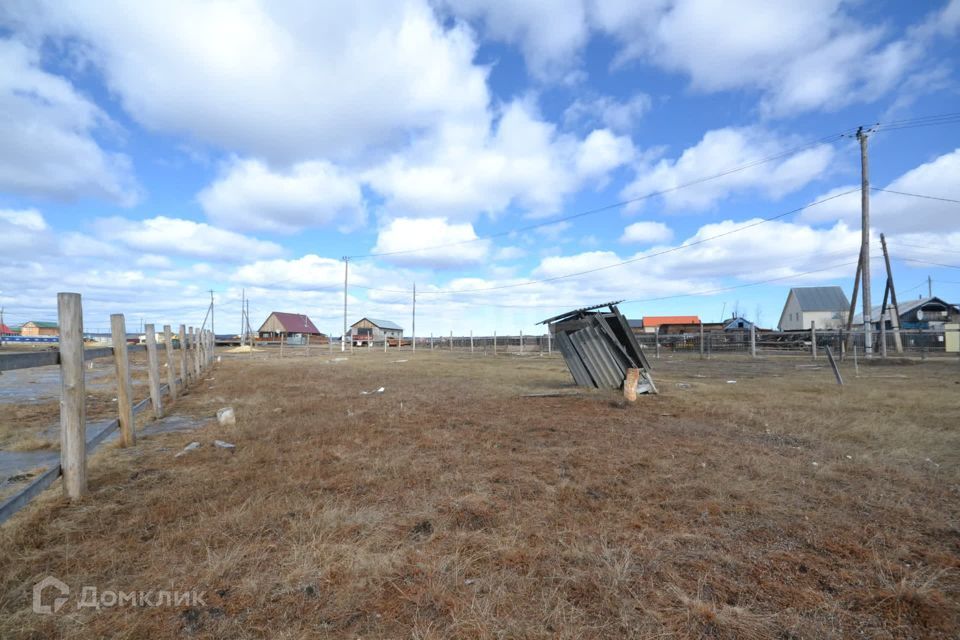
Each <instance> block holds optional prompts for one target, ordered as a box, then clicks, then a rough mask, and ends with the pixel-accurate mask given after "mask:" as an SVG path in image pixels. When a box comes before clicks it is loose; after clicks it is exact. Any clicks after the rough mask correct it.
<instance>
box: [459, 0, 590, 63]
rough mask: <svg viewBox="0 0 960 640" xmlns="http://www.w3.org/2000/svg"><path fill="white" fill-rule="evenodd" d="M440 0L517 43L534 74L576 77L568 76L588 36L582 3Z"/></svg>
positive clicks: (487, 31) (493, 36)
mask: <svg viewBox="0 0 960 640" xmlns="http://www.w3.org/2000/svg"><path fill="white" fill-rule="evenodd" d="M440 4H441V5H445V6H446V7H448V8H449V9H450V10H451V11H452V12H453V13H455V14H456V15H457V16H459V17H462V18H467V19H470V20H473V21H475V22H477V23H478V24H479V26H480V27H481V28H482V30H483V31H484V32H485V34H486V35H487V36H488V37H489V38H491V39H495V40H501V41H504V42H508V43H511V44H515V45H517V46H518V47H520V49H521V51H522V52H523V55H524V58H525V59H526V63H527V67H528V68H529V69H530V71H531V73H532V74H533V75H534V76H535V77H537V78H540V79H543V80H567V81H569V80H572V79H575V78H576V77H577V76H576V75H574V77H573V78H571V70H572V67H573V63H574V62H575V58H576V56H577V53H578V51H579V50H580V49H581V48H582V47H583V46H584V45H585V44H586V42H587V39H588V37H589V32H588V30H587V23H586V8H585V7H584V6H583V4H582V3H580V2H561V3H557V2H552V1H551V0H525V1H524V2H490V1H487V0H442V1H441V2H440Z"/></svg>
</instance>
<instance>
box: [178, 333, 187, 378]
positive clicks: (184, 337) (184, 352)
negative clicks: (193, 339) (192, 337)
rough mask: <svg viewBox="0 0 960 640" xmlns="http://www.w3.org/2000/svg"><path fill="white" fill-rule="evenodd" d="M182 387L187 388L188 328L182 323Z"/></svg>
mask: <svg viewBox="0 0 960 640" xmlns="http://www.w3.org/2000/svg"><path fill="white" fill-rule="evenodd" d="M180 388H181V389H186V388H187V328H186V327H185V326H184V325H180Z"/></svg>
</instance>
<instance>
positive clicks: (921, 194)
mask: <svg viewBox="0 0 960 640" xmlns="http://www.w3.org/2000/svg"><path fill="white" fill-rule="evenodd" d="M870 189H871V190H873V191H883V192H884V193H895V194H897V195H898V196H911V197H913V198H923V199H925V200H939V201H941V202H952V203H953V204H960V200H954V199H953V198H943V197H940V196H928V195H925V194H923V193H909V192H907V191H894V190H893V189H881V188H880V187H870Z"/></svg>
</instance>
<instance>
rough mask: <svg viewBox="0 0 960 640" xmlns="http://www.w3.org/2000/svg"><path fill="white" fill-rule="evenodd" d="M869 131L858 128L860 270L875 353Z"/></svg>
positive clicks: (869, 343)
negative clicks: (871, 276) (871, 278)
mask: <svg viewBox="0 0 960 640" xmlns="http://www.w3.org/2000/svg"><path fill="white" fill-rule="evenodd" d="M867 137H868V133H867V132H866V131H864V130H863V127H860V128H859V129H857V140H859V141H860V270H861V272H862V277H861V284H862V288H863V337H864V341H865V344H864V351H865V352H866V355H867V357H868V358H869V357H870V356H871V355H873V339H872V333H873V319H872V318H871V312H872V304H873V303H872V301H871V299H870V161H869V158H868V156H867Z"/></svg>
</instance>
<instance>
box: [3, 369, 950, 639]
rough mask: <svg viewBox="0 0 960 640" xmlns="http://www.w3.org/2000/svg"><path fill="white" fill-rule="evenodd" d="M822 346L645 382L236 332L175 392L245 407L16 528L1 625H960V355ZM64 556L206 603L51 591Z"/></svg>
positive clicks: (111, 452)
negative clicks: (617, 385) (860, 364)
mask: <svg viewBox="0 0 960 640" xmlns="http://www.w3.org/2000/svg"><path fill="white" fill-rule="evenodd" d="M396 359H408V362H405V363H397V362H394V360H396ZM807 362H808V361H807V360H799V359H797V360H793V359H789V358H788V359H785V360H778V361H776V362H773V361H760V362H748V361H747V360H745V359H728V360H723V361H721V360H712V361H708V362H701V361H699V360H675V361H667V360H661V361H659V362H658V363H656V364H657V369H656V371H655V373H656V380H657V383H658V386H659V388H660V389H661V391H662V393H661V395H659V396H656V397H641V399H640V400H639V401H638V402H637V403H636V404H634V405H627V404H625V403H623V402H622V400H621V399H620V398H619V396H618V395H617V394H614V393H608V392H599V391H584V392H583V393H580V394H579V395H574V396H565V397H537V398H525V397H521V394H524V393H532V392H537V391H545V390H549V389H556V388H557V387H561V386H562V387H567V386H568V385H569V382H568V380H569V376H568V374H567V373H566V372H565V369H564V368H563V365H562V363H561V361H559V360H558V359H557V358H555V357H554V358H549V357H544V358H540V357H536V356H533V357H518V356H501V357H498V358H493V357H489V356H486V357H485V356H480V355H477V356H473V357H471V356H469V355H466V354H456V355H451V354H448V353H439V352H438V353H433V354H431V353H429V352H426V353H422V352H418V353H417V354H416V355H415V356H413V355H411V354H409V353H408V352H404V353H403V354H402V355H400V356H398V355H396V354H395V353H391V354H387V355H386V356H385V355H384V354H382V353H364V354H357V355H355V356H353V357H351V359H350V360H349V361H348V362H339V363H329V362H327V359H326V357H325V355H322V356H314V357H311V358H310V359H307V358H287V359H284V360H282V361H281V360H279V359H276V358H272V359H265V358H263V357H236V358H233V359H226V358H225V361H224V363H223V364H222V365H220V366H219V367H218V368H217V369H215V370H214V371H213V372H212V373H211V374H210V376H212V377H213V378H214V379H213V380H209V381H206V382H204V383H202V384H200V385H197V386H196V387H195V388H194V390H193V392H192V393H191V394H190V395H188V396H186V397H184V398H183V399H182V400H181V402H180V403H179V406H177V407H176V409H175V410H176V411H177V412H181V413H192V414H195V415H203V416H209V415H212V413H213V412H214V411H215V410H216V409H217V408H219V407H220V406H223V405H224V404H231V405H232V406H234V407H235V408H236V410H237V415H238V426H237V427H236V428H234V429H229V430H225V429H222V428H220V427H219V426H218V425H216V424H215V423H213V424H210V425H209V426H206V427H204V428H202V429H200V430H199V431H197V432H194V433H175V434H163V435H160V436H156V437H152V438H149V439H144V440H142V441H141V442H140V443H138V445H137V446H136V447H134V448H132V449H127V450H123V449H116V448H109V449H107V450H105V451H104V452H103V453H101V454H98V455H97V456H96V457H95V459H94V460H93V461H92V463H91V468H90V485H91V495H90V497H89V498H88V499H85V500H84V501H82V502H81V503H79V504H72V505H71V504H69V503H67V502H66V501H64V500H63V499H62V498H60V497H59V495H58V494H57V492H55V491H50V492H48V493H47V495H45V496H44V497H43V498H42V499H40V500H39V501H37V503H36V504H35V505H32V506H31V507H30V508H28V509H27V510H26V511H25V512H23V513H21V514H19V515H18V516H17V517H15V518H14V520H12V521H11V522H10V523H8V524H6V525H4V526H3V527H2V528H0V548H2V549H3V551H4V553H3V554H0V637H37V638H45V637H51V636H58V635H62V636H70V637H91V638H93V637H104V636H111V637H127V638H140V637H172V636H178V635H189V636H191V637H198V638H214V637H238V638H253V637H271V638H308V637H318V636H319V637H326V636H330V637H344V638H347V637H350V638H355V637H415V638H449V637H467V638H495V637H497V638H499V637H525V638H556V637H559V638H600V637H609V638H622V637H635V638H686V637H706V638H848V637H872V638H919V637H931V638H950V637H956V634H957V630H958V625H960V605H958V596H960V574H958V570H960V566H958V565H960V554H958V550H960V529H958V525H957V521H958V516H960V509H958V503H957V493H956V487H957V486H958V480H960V474H958V462H960V460H958V456H960V442H958V438H960V436H958V431H957V430H956V429H955V428H954V425H956V424H957V420H958V418H960V408H958V403H957V402H956V398H957V390H958V387H957V386H956V383H957V381H958V380H960V365H958V363H957V362H955V361H949V362H948V361H940V362H927V363H925V364H922V365H917V366H909V367H906V366H900V367H896V366H892V367H870V368H867V367H864V368H862V370H861V373H862V377H861V378H859V379H856V378H854V377H853V371H849V372H847V371H844V374H845V375H846V376H848V381H849V383H850V384H848V386H846V387H844V388H842V389H840V388H838V387H837V386H836V385H835V384H834V383H833V381H832V375H831V374H830V373H829V372H828V371H827V370H824V369H817V370H810V369H797V368H796V367H795V365H796V364H801V363H807ZM890 375H905V376H907V377H905V378H889V377H879V376H890ZM701 376H702V377H701ZM728 379H736V380H737V383H736V384H727V382H726V381H727V380H728ZM678 384H682V385H686V386H684V387H681V386H678ZM380 386H385V387H386V392H385V393H384V394H376V395H369V396H361V395H360V391H361V390H371V389H376V388H377V387H380ZM567 390H568V391H569V389H567ZM215 438H220V439H223V440H227V441H230V442H234V443H236V444H237V449H236V450H235V452H232V453H231V452H229V451H225V450H222V449H216V448H214V447H213V446H212V444H211V443H212V441H213V440H214V439H215ZM192 440H198V441H200V442H202V443H203V446H202V447H201V448H200V449H198V450H196V451H193V452H190V453H188V454H186V455H185V456H182V457H180V458H174V457H173V456H174V453H175V452H176V451H178V450H179V449H181V448H182V447H183V446H184V445H185V444H187V443H188V442H190V441H192ZM814 463H816V464H814ZM48 574H52V575H56V576H58V577H59V578H61V579H62V580H64V581H66V582H67V583H68V584H70V585H71V586H73V587H74V588H75V589H76V590H77V591H79V588H80V586H81V585H95V586H97V587H98V588H99V589H101V590H104V589H116V590H148V589H154V590H156V589H170V590H177V589H179V590H188V589H198V590H203V591H206V593H207V598H206V606H202V607H196V608H194V607H186V606H180V607H157V608H130V607H122V608H118V607H114V608H110V609H104V610H101V611H99V612H95V611H93V610H90V609H83V610H80V611H77V610H76V609H75V605H74V603H73V602H71V603H70V605H69V606H70V607H71V608H70V609H69V612H61V613H59V614H55V615H51V616H42V615H38V614H34V613H32V612H31V610H30V594H31V589H32V586H33V584H34V583H35V582H36V581H38V580H39V579H41V578H42V577H44V576H45V575H48Z"/></svg>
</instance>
